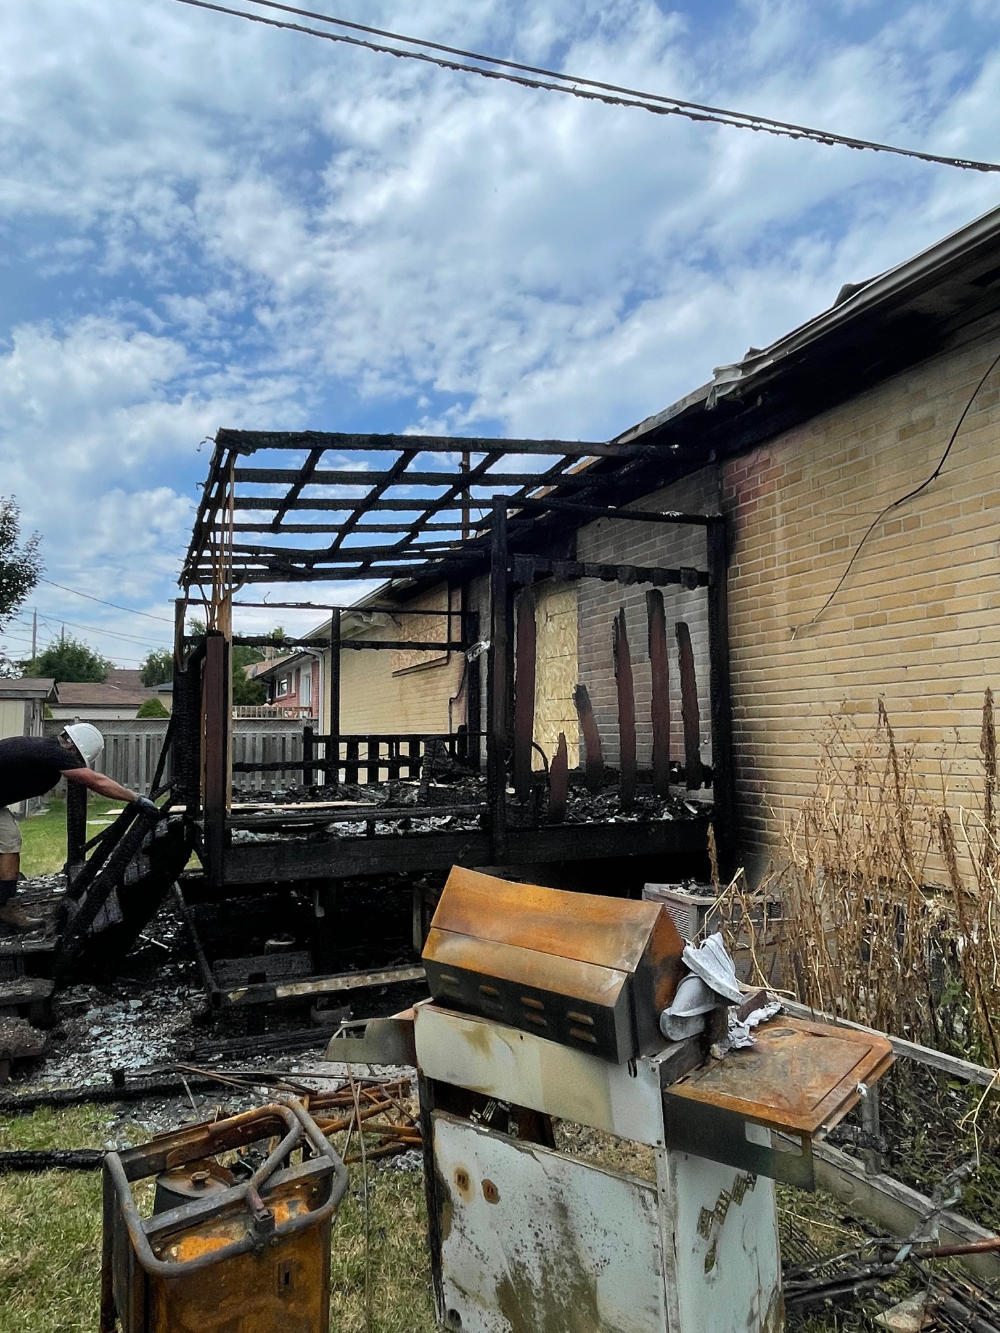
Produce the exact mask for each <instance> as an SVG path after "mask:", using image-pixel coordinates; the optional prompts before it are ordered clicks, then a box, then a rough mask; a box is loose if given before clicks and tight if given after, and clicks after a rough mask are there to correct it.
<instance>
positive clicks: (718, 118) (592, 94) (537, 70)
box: [176, 0, 1000, 171]
mask: <svg viewBox="0 0 1000 1333" xmlns="http://www.w3.org/2000/svg"><path fill="white" fill-rule="evenodd" d="M176 3H177V4H182V5H190V6H192V7H193V8H195V9H207V10H212V11H214V12H215V13H218V14H229V15H231V16H232V17H233V18H241V19H246V20H247V21H248V22H250V23H261V24H263V25H264V26H265V27H269V28H281V29H284V30H286V31H288V32H300V33H303V34H305V35H306V36H309V37H321V38H323V39H324V40H325V41H328V42H341V43H345V44H346V45H348V46H359V47H363V48H364V49H365V50H368V51H374V52H376V53H377V54H379V55H390V56H396V57H397V58H399V59H402V60H419V61H422V62H423V63H424V64H428V65H436V66H438V67H439V68H440V69H447V70H454V71H457V72H459V73H463V74H478V75H479V76H480V77H481V78H484V79H498V80H501V81H503V82H506V83H515V84H518V85H520V86H521V87H524V88H539V89H542V90H543V91H545V92H553V93H563V94H565V95H567V96H569V97H578V98H582V99H583V100H585V101H592V102H603V103H605V104H606V105H608V106H622V107H635V108H637V109H639V110H642V111H649V112H650V113H651V114H652V115H658V116H684V117H685V118H686V119H688V120H693V121H709V122H711V123H713V124H716V125H727V126H729V127H730V128H732V129H740V130H755V131H757V132H759V133H763V134H773V135H776V136H778V137H780V138H786V139H806V140H809V141H810V142H812V143H818V144H823V145H824V146H826V147H835V146H836V147H843V148H855V149H866V150H868V151H870V152H874V153H893V154H895V155H896V156H897V157H911V158H916V159H917V160H918V161H921V162H934V163H937V164H938V165H940V166H946V167H957V168H959V169H960V170H963V171H1000V163H996V162H978V161H975V160H974V159H970V158H961V157H944V156H941V155H939V154H937V153H924V152H920V151H918V150H917V149H914V148H900V147H898V146H897V145H895V144H887V143H879V142H877V141H875V140H872V139H857V138H854V137H852V136H850V135H844V134H837V133H835V132H834V131H831V130H820V129H816V128H815V127H812V126H808V125H796V124H794V123H793V122H791V121H783V120H773V119H772V118H771V117H770V116H758V115H755V114H753V113H751V112H746V111H731V110H728V109H726V108H725V107H715V106H704V105H702V104H700V103H698V102H687V101H683V100H682V99H680V98H675V97H665V96H663V95H662V94H660V93H645V92H641V91H640V90H639V89H636V88H627V87H622V86H620V85H618V84H613V83H602V82H601V81H600V80H598V79H585V78H579V77H577V76H575V75H572V74H561V73H560V72H559V71H558V70H551V69H545V68H543V67H541V66H537V65H522V64H520V63H519V62H518V61H515V60H503V59H501V58H500V57H498V56H487V55H480V54H479V53H478V52H475V51H465V50H462V48H460V47H453V46H444V45H442V44H441V43H438V42H431V41H426V40H424V39H423V38H419V37H406V36H404V35H402V34H401V33H395V32H388V31H386V30H385V29H383V28H370V27H367V26H366V25H365V24H363V23H351V22H349V21H348V20H347V19H338V18H333V17H331V16H329V15H327V14H319V13H315V12H314V11H312V10H308V9H298V8H296V7H295V6H293V5H283V4H279V3H277V0H249V3H251V4H259V5H264V6H266V7H267V8H269V9H277V10H281V11H283V12H284V13H286V14H296V15H298V16H299V17H302V18H309V19H314V20H316V21H318V22H321V23H328V24H331V25H334V26H337V27H341V28H351V29H354V30H355V31H358V32H366V33H370V34H371V35H373V36H378V37H387V38H390V39H391V40H393V41H396V42H404V43H408V44H410V45H412V46H417V47H423V48H424V49H423V50H414V51H405V50H401V49H400V48H399V47H398V46H385V45H383V44H382V43H380V42H369V41H366V40H365V39H363V38H361V37H349V36H347V34H346V33H342V32H324V31H322V30H321V29H319V28H309V27H306V26H305V25H304V24H301V23H290V22H288V21H287V20H283V19H271V18H265V17H264V15H263V14H251V13H248V12H247V11H246V10H242V9H232V8H230V7H229V6H227V5H221V4H214V3H210V0H176ZM427 51H440V52H444V53H447V54H450V55H455V56H460V57H462V59H461V60H448V59H443V58H442V57H441V56H432V55H428V54H427ZM469 60H478V61H481V62H482V64H480V65H470V64H468V63H467V62H468V61H469ZM483 65H490V66H494V68H489V69H488V68H483ZM504 70H519V71H522V72H521V73H519V74H509V73H504V72H503V71H504ZM530 76H538V77H530ZM552 79H555V80H558V82H555V83H552V82H549V80H552Z"/></svg>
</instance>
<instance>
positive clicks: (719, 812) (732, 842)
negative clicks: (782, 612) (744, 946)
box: [708, 515, 737, 874]
mask: <svg viewBox="0 0 1000 1333" xmlns="http://www.w3.org/2000/svg"><path fill="white" fill-rule="evenodd" d="M728 570H729V560H728V544H727V540H726V520H725V518H724V517H723V516H722V515H719V517H718V518H713V520H712V522H711V524H710V525H709V528H708V573H709V583H708V658H709V671H710V681H711V696H712V802H713V805H714V807H715V821H714V822H715V845H716V848H717V849H718V856H719V864H720V866H721V868H722V872H723V874H729V873H731V871H732V869H733V859H734V856H735V848H736V843H737V828H736V783H735V774H734V769H733V706H732V684H731V681H730V677H729V599H728V577H729V572H728Z"/></svg>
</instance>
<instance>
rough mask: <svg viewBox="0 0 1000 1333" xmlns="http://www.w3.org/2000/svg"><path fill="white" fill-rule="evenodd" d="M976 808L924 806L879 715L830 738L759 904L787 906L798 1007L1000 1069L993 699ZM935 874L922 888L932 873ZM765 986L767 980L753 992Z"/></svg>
mask: <svg viewBox="0 0 1000 1333" xmlns="http://www.w3.org/2000/svg"><path fill="white" fill-rule="evenodd" d="M979 750H980V754H979V761H980V766H981V779H980V784H981V785H980V791H979V793H978V801H977V806H978V808H976V809H974V810H970V809H965V808H962V809H959V810H958V811H957V813H956V814H955V815H954V817H953V815H952V813H951V812H950V811H949V809H948V808H947V804H946V799H945V794H944V792H943V791H942V794H941V796H940V797H939V798H937V799H932V798H931V796H930V795H929V793H928V792H927V790H926V788H925V784H924V782H923V781H922V779H921V777H920V774H919V772H918V765H917V763H916V758H915V752H914V748H913V747H912V746H904V745H901V744H899V743H898V742H897V739H896V736H895V733H894V731H893V728H892V724H891V722H890V719H889V716H888V713H887V712H886V709H885V706H884V704H883V703H882V702H881V700H880V701H879V707H878V718H877V721H876V722H875V724H874V725H873V726H872V727H871V728H870V729H868V730H867V731H860V730H858V729H856V728H855V727H854V726H853V725H852V724H851V723H850V722H848V721H847V720H845V719H844V718H841V717H837V718H834V719H833V720H832V721H831V725H830V729H829V731H828V733H827V735H826V736H825V737H824V740H823V744H822V753H821V759H820V764H819V768H818V771H817V778H816V784H815V788H814V790H813V792H812V793H811V794H810V795H809V797H808V798H807V799H806V801H805V803H804V805H803V807H802V809H801V810H800V812H799V814H798V816H797V818H796V820H795V821H794V823H792V824H790V825H788V826H787V827H786V829H785V831H784V835H783V842H784V846H783V848H782V857H781V862H780V867H779V868H778V869H777V870H774V871H772V873H771V875H770V876H769V877H768V880H767V882H766V883H765V884H764V885H762V886H761V890H760V893H761V894H762V895H763V896H764V898H765V900H767V899H770V900H774V899H778V900H780V902H781V904H782V909H783V910H782V916H783V921H782V930H781V932H780V937H779V943H778V947H777V956H776V963H777V971H778V973H779V974H780V979H781V980H782V982H783V984H784V985H787V986H792V985H794V988H795V990H796V991H797V993H798V995H799V998H800V999H801V1000H802V1001H803V1002H804V1003H806V1004H809V1005H812V1006H813V1007H815V1008H818V1009H824V1010H826V1011H828V1012H830V1013H834V1014H837V1015H839V1016H841V1017H843V1018H847V1019H851V1020H853V1021H855V1022H859V1023H865V1024H867V1025H868V1026H870V1027H874V1028H878V1029H879V1030H881V1031H889V1032H895V1033H897V1034H898V1035H900V1036H905V1037H908V1038H909V1039H910V1040H912V1041H917V1042H920V1043H923V1044H925V1045H929V1046H935V1047H937V1048H939V1049H944V1050H949V1049H950V1050H953V1051H954V1052H955V1053H956V1054H961V1055H963V1056H965V1057H966V1058H967V1059H972V1060H976V1061H977V1062H979V1063H982V1064H985V1065H987V1066H989V1067H997V1066H1000V808H998V807H1000V802H998V773H997V741H996V722H995V716H994V704H993V694H992V691H991V690H987V691H986V696H985V700H984V704H983V717H982V731H981V738H980V747H979ZM932 857H933V862H934V864H935V866H938V867H940V866H943V867H944V874H943V875H938V874H937V872H936V873H935V876H934V877H935V878H941V879H942V880H943V881H944V882H942V883H940V884H929V883H928V879H929V878H930V876H929V874H928V870H929V866H928V862H929V860H930V859H931V858H932ZM761 980H769V978H763V977H762V978H761Z"/></svg>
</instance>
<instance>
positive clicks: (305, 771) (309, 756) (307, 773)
mask: <svg viewBox="0 0 1000 1333" xmlns="http://www.w3.org/2000/svg"><path fill="white" fill-rule="evenodd" d="M313 754H314V742H313V728H312V727H309V726H305V727H303V728H302V781H303V782H304V783H305V785H306V786H307V787H311V786H312V785H313V781H314V779H315V776H316V771H315V769H314V768H313V763H312V760H313Z"/></svg>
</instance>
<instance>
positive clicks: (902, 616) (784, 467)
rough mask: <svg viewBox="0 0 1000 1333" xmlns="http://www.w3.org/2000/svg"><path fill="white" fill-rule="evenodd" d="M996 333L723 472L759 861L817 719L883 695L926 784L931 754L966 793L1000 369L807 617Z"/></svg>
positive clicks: (738, 723) (934, 438) (735, 653)
mask: <svg viewBox="0 0 1000 1333" xmlns="http://www.w3.org/2000/svg"><path fill="white" fill-rule="evenodd" d="M998 323H1000V321H997V320H993V321H992V323H990V324H982V325H980V326H978V327H976V328H974V329H968V330H966V331H965V333H964V336H963V339H962V341H961V343H960V344H959V343H958V342H956V344H955V345H953V346H952V347H951V348H950V349H949V350H948V351H947V352H945V353H942V354H940V355H937V356H935V357H934V358H932V359H930V360H928V361H926V362H924V363H922V364H921V365H918V366H915V367H912V368H910V369H908V370H907V371H905V372H903V373H901V374H899V375H896V376H895V377H893V378H892V379H891V380H888V381H887V382H885V383H884V384H882V385H880V386H878V387H876V388H874V389H872V390H870V391H868V392H866V393H864V394H861V395H859V396H858V397H857V398H856V399H854V400H853V401H851V402H849V403H846V404H844V405H842V406H840V407H838V408H836V409H834V410H832V411H829V412H826V413H824V414H823V415H821V416H819V417H817V418H815V419H814V420H812V421H809V422H807V423H806V424H804V425H802V426H799V427H797V428H795V429H794V430H790V431H788V432H786V433H784V434H782V435H780V436H778V437H776V438H775V439H773V440H771V441H769V442H768V444H767V445H766V446H764V447H762V448H758V449H756V450H755V451H754V452H753V453H751V454H747V455H743V456H741V457H739V458H737V459H735V460H731V461H729V462H727V463H726V464H725V466H724V467H723V468H722V494H723V505H724V508H725V510H726V511H727V513H729V514H730V515H731V516H732V534H733V539H734V549H733V558H732V563H731V567H730V579H729V604H730V633H731V645H732V679H733V700H734V714H735V717H734V724H735V736H734V741H735V751H736V756H735V757H736V779H737V796H738V801H739V807H740V814H741V819H742V825H743V832H744V841H745V844H746V850H747V852H748V853H749V854H750V857H751V860H752V862H753V861H755V862H756V864H757V865H761V864H763V862H764V861H765V859H766V856H767V854H768V851H769V849H770V848H771V847H773V846H774V845H775V842H776V840H777V837H778V830H779V828H780V823H781V820H782V819H783V818H785V817H787V816H790V815H794V813H795V811H796V809H797V808H798V807H799V806H800V804H801V802H802V800H803V798H804V796H805V795H806V794H807V793H808V792H809V791H810V789H811V784H812V780H813V777H814V774H815V769H816V763H817V759H818V757H819V736H820V733H821V731H822V729H823V726H824V723H825V721H826V720H827V719H828V718H829V717H830V716H831V715H832V714H834V713H841V714H846V715H848V716H851V717H853V718H855V719H856V720H857V722H858V723H859V724H861V725H866V724H867V723H869V722H871V721H873V720H874V717H875V710H876V702H877V699H878V697H879V696H880V695H881V696H883V697H884V698H885V702H886V706H887V708H888V711H889V715H890V717H891V720H892V721H893V723H894V725H895V727H896V729H897V734H898V735H899V737H900V739H901V740H903V741H906V742H916V743H919V745H920V746H921V748H922V752H923V753H924V755H925V756H926V763H925V772H926V776H927V777H928V779H929V780H930V781H932V782H937V785H938V789H939V790H940V779H939V778H938V777H937V772H938V764H939V760H940V759H941V758H943V759H944V760H945V762H946V764H948V766H949V767H950V769H951V777H950V779H949V783H950V799H951V801H952V803H953V806H957V805H958V804H960V803H964V802H965V801H966V800H967V799H968V791H969V784H970V778H971V776H972V774H973V773H974V771H975V769H976V760H977V759H978V741H979V728H980V713H981V708H982V700H983V691H984V689H985V687H986V686H987V685H993V686H996V684H997V683H998V673H997V671H996V658H997V654H998V650H1000V615H998V612H997V602H998V599H1000V556H998V547H997V535H998V534H997V531H996V523H995V516H994V511H995V509H996V506H997V504H998V502H1000V480H998V477H997V442H998V435H1000V371H998V372H996V373H995V374H994V376H993V377H992V378H991V379H990V381H988V383H987V385H986V387H985V389H984V391H983V392H982V393H981V394H980V395H979V396H978V398H977V400H976V403H975V405H974V406H973V409H972V411H971V412H970V413H969V415H968V417H967V418H966V421H965V424H964V426H963V427H962V430H961V432H960V434H959V436H958V439H957V441H956V443H955V445H954V448H953V449H952V452H951V454H950V456H949V458H948V461H947V463H946V465H945V469H944V471H943V473H942V475H941V476H940V477H939V478H937V479H936V480H935V481H933V482H932V483H931V484H930V486H928V488H927V489H926V490H924V491H923V492H922V493H921V494H920V495H919V496H917V497H916V498H914V499H913V500H910V501H908V502H907V503H906V504H905V505H903V506H901V507H900V508H899V509H897V510H895V511H894V512H893V513H892V514H890V515H888V516H887V518H886V519H885V520H884V521H882V522H881V523H879V525H878V526H877V527H876V528H875V530H874V531H873V533H872V535H871V536H870V537H869V539H868V541H867V543H866V544H865V546H864V548H863V549H862V551H861V553H860V555H859V556H858V558H857V560H856V561H855V563H854V565H853V568H852V569H851V571H850V573H849V575H848V577H847V579H846V581H845V582H844V585H843V586H842V587H841V589H840V590H839V592H838V593H837V595H836V597H835V599H834V601H833V603H832V604H831V605H830V607H829V608H828V609H827V610H826V611H824V612H823V614H822V616H821V617H820V618H819V620H818V621H817V622H816V623H815V624H811V623H810V622H811V621H812V620H813V618H814V617H816V616H817V615H818V613H819V612H820V610H821V608H822V606H823V603H824V602H825V600H826V598H827V597H828V596H829V595H830V593H831V592H832V591H833V590H834V587H835V585H836V584H837V581H838V579H839V578H840V577H841V575H842V573H843V572H844V569H845V567H846V566H847V564H848V561H849V560H850V558H851V555H852V553H853V552H854V551H855V549H856V548H857V545H858V542H859V541H860V540H861V538H862V536H863V535H864V532H865V529H866V528H867V527H868V525H869V524H870V523H871V521H872V519H873V518H874V517H875V515H876V514H877V513H878V511H879V510H880V509H882V508H883V506H884V505H886V504H888V503H889V502H890V501H892V500H894V499H896V498H897V497H900V496H902V495H904V494H906V492H908V491H910V490H912V489H913V488H914V487H916V486H918V485H919V484H920V483H921V482H922V481H924V480H925V478H927V477H928V476H929V475H930V474H931V473H932V472H933V470H934V468H935V467H936V466H937V464H938V462H939V460H940V458H941V455H942V454H943V452H944V449H945V446H946V444H947V442H948V438H949V436H950V435H951V433H952V431H953V429H954V428H955V425H956V423H957V421H958V418H959V416H960V415H961V412H962V410H963V408H964V407H965V405H966V403H967V402H968V400H969V398H970V395H971V394H972V392H973V390H974V388H975V386H976V383H977V381H978V380H979V378H980V377H981V376H982V374H983V372H984V371H985V369H986V367H987V366H988V365H989V363H990V361H991V360H992V358H993V357H994V356H995V355H996V354H997V351H998V349H1000V335H998V333H997V325H998ZM956 757H957V761H958V762H957V765H956V764H955V763H954V762H953V761H954V759H955V758H956ZM953 813H954V812H953Z"/></svg>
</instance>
